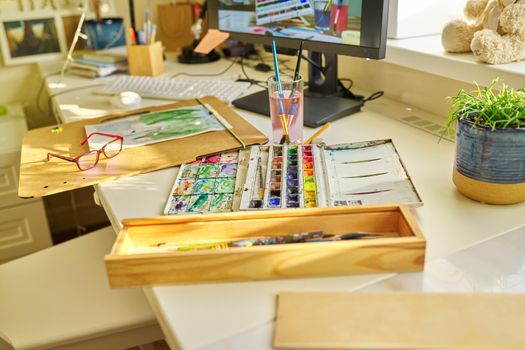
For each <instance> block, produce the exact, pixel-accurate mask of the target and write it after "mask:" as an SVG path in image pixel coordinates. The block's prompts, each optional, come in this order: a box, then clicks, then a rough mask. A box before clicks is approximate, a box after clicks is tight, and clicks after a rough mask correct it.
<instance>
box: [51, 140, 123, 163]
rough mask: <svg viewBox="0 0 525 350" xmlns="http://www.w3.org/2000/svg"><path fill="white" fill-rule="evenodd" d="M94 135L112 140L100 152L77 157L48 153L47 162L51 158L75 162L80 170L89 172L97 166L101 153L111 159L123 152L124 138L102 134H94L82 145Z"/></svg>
mask: <svg viewBox="0 0 525 350" xmlns="http://www.w3.org/2000/svg"><path fill="white" fill-rule="evenodd" d="M93 135H100V136H106V137H111V140H109V141H108V142H106V143H105V144H104V146H102V148H100V149H98V150H93V151H88V152H86V153H84V154H81V155H79V156H77V157H67V156H63V155H60V154H56V153H48V154H47V160H48V161H49V159H50V158H51V157H56V158H60V159H63V160H67V161H68V162H74V163H75V164H76V165H77V167H78V169H80V170H88V169H91V168H93V167H94V166H95V165H97V163H98V159H99V158H100V153H102V154H104V156H105V157H106V158H108V159H109V158H113V157H115V156H116V155H118V154H119V153H120V151H121V150H122V143H123V141H124V138H123V137H122V136H119V135H112V134H104V133H101V132H92V133H91V134H89V135H88V136H87V137H86V138H85V139H84V141H82V143H81V145H84V144H85V143H86V142H87V141H88V140H89V138H90V137H92V136H93Z"/></svg>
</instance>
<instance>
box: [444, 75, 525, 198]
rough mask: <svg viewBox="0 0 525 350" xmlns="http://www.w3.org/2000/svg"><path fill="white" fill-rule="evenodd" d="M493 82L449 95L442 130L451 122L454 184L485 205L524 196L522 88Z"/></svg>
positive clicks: (524, 107) (524, 91)
mask: <svg viewBox="0 0 525 350" xmlns="http://www.w3.org/2000/svg"><path fill="white" fill-rule="evenodd" d="M497 83H498V80H497V79H496V80H494V81H493V82H492V83H491V84H490V85H488V86H487V87H479V86H477V89H476V90H475V91H472V92H470V93H469V92H466V91H464V90H461V91H460V92H459V93H458V94H457V95H456V96H454V97H452V98H451V100H452V107H451V109H450V113H449V115H448V120H447V130H449V131H450V130H451V129H452V127H453V126H454V125H455V126H456V158H455V164H454V172H453V176H452V179H453V182H454V184H455V185H456V187H457V189H458V190H459V192H461V193H462V194H464V195H465V196H467V197H469V198H471V199H474V200H477V201H480V202H484V203H489V204H512V203H518V202H521V201H524V200H525V89H523V88H522V89H512V88H510V87H508V86H506V85H505V84H502V86H501V88H500V89H499V91H495V90H494V88H495V86H496V84H497Z"/></svg>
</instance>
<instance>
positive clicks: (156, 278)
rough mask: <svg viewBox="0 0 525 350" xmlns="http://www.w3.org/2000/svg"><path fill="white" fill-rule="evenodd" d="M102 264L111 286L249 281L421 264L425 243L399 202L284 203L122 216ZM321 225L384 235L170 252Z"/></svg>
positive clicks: (418, 266)
mask: <svg viewBox="0 0 525 350" xmlns="http://www.w3.org/2000/svg"><path fill="white" fill-rule="evenodd" d="M123 225H124V229H123V230H122V231H121V232H120V233H119V235H118V237H117V241H116V242H115V245H114V246H113V249H112V251H111V253H110V254H109V255H107V256H106V257H105V261H106V269H107V272H108V277H109V281H110V284H111V286H112V287H126V286H144V285H153V284H191V283H204V282H228V281H254V280H265V279H281V278H294V277H314V276H315V277H318V276H334V275H347V274H362V273H381V272H391V271H396V272H402V271H418V270H422V269H423V265H424V260H425V245H426V241H425V238H424V237H423V235H422V233H421V232H420V230H419V228H418V226H417V224H416V223H415V221H414V219H413V217H412V215H411V213H410V210H409V209H408V208H407V207H405V206H403V205H382V206H363V207H337V208H308V209H285V210H275V211H261V212H255V211H249V212H234V213H221V214H203V215H182V216H175V217H158V218H148V219H129V220H124V221H123ZM312 231H325V232H326V233H331V234H343V233H349V232H373V233H379V234H381V235H384V236H385V237H380V238H374V239H364V240H355V241H335V242H309V243H292V244H279V245H267V246H252V247H247V248H226V249H220V250H216V249H203V250H193V251H175V250H173V249H172V250H170V248H169V247H170V245H172V246H173V245H177V244H189V243H198V242H204V241H207V240H217V239H229V238H238V239H242V238H247V237H258V236H275V235H284V234H290V233H298V232H312Z"/></svg>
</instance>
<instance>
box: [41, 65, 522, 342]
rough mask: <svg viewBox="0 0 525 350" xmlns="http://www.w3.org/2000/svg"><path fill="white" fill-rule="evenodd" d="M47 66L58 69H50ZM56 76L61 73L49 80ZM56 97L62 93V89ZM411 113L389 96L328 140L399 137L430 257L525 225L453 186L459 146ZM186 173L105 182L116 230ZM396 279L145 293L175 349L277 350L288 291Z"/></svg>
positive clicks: (72, 99)
mask: <svg viewBox="0 0 525 350" xmlns="http://www.w3.org/2000/svg"><path fill="white" fill-rule="evenodd" d="M228 64H229V62H226V61H219V62H216V63H213V64H209V65H204V66H184V67H181V66H180V65H177V64H167V65H166V67H167V74H168V75H169V74H174V73H176V72H180V71H182V70H184V71H185V72H188V73H191V72H193V73H201V74H202V73H205V72H218V71H221V70H222V69H223V68H225V67H226V66H227V65H228ZM42 67H43V66H42ZM42 70H47V71H48V72H49V68H47V69H46V68H42ZM239 73H240V69H239V67H234V68H232V69H231V71H229V72H228V73H226V74H225V75H223V78H229V77H231V76H232V75H237V74H239ZM252 74H253V77H261V76H260V75H259V74H254V73H252ZM56 80H57V78H56V77H52V78H50V79H49V81H56ZM62 82H63V83H65V84H66V85H67V86H69V87H71V86H79V85H80V84H86V85H88V84H93V81H90V80H86V79H82V78H76V77H66V78H65V79H64V80H63V81H62ZM66 89H67V87H66ZM253 89H254V90H255V88H253ZM50 91H51V93H52V92H53V89H50ZM55 91H56V90H55ZM54 102H55V103H56V105H57V106H58V107H59V108H58V110H59V115H60V117H61V118H62V119H63V120H64V121H66V122H67V121H72V120H74V119H76V118H85V117H88V116H91V115H93V116H95V115H101V114H105V113H106V112H111V111H113V107H111V106H110V105H109V103H108V98H107V97H103V96H95V95H92V94H91V93H90V92H89V90H82V91H80V92H77V93H75V92H72V93H66V94H63V95H60V96H57V97H56V98H55V99H54ZM162 103H166V101H151V100H146V101H145V105H147V104H150V105H153V104H162ZM405 107H407V106H403V105H400V104H398V103H395V102H393V101H388V100H386V99H382V100H380V101H374V102H372V103H370V104H369V106H367V107H366V108H364V110H363V111H362V112H360V113H358V114H356V115H353V116H351V117H347V118H343V119H340V120H338V121H336V122H335V123H333V125H332V126H331V127H330V128H329V129H328V130H327V131H326V133H325V134H323V138H324V139H325V141H326V142H327V143H339V142H351V141H363V140H373V139H382V138H392V139H393V141H394V143H395V145H396V147H397V149H398V151H399V153H400V155H401V157H402V159H403V161H404V163H405V165H406V167H407V169H408V172H409V173H410V175H411V176H412V179H413V181H414V183H415V185H416V187H417V189H418V191H419V193H420V195H421V197H422V199H423V201H424V203H425V205H424V206H423V207H422V208H418V209H415V210H414V211H413V212H414V214H415V216H416V219H417V221H418V223H419V225H420V227H421V229H422V231H423V233H424V234H425V236H426V238H427V240H428V245H427V261H430V260H432V259H436V258H441V257H444V256H447V255H449V254H450V253H451V252H453V251H456V250H458V249H460V248H463V247H466V246H469V245H472V244H473V243H475V242H479V241H481V240H484V239H487V238H490V237H492V236H494V235H496V234H498V233H501V232H503V231H506V230H509V229H512V228H514V227H517V226H519V225H522V224H525V218H523V213H524V212H525V203H522V204H518V205H512V206H490V205H484V204H481V203H477V202H473V201H471V200H469V199H467V198H465V197H463V196H462V195H460V194H459V193H458V192H457V191H456V190H455V188H454V185H453V184H452V181H451V172H452V165H453V153H454V145H453V144H452V143H451V142H448V141H441V142H440V143H438V138H437V137H435V136H432V135H430V134H427V133H425V132H423V131H420V130H418V129H415V128H412V127H410V126H407V125H405V124H402V123H400V122H399V121H397V120H396V119H393V118H391V116H393V117H394V118H396V117H398V116H399V115H400V114H402V112H403V111H404V109H405ZM237 112H238V113H239V114H241V115H242V116H243V117H245V118H246V119H247V120H248V121H250V122H251V123H252V124H253V125H255V126H256V127H257V128H259V129H260V130H261V131H263V132H264V133H266V134H267V135H270V132H271V129H270V122H269V119H268V118H266V117H263V116H259V115H256V114H253V113H249V112H246V111H242V110H237ZM313 132H314V130H313V129H308V128H307V129H305V132H304V133H305V138H306V137H309V136H310V135H311V134H312V133H313ZM176 173H177V168H170V169H165V170H161V171H157V172H153V173H149V174H143V175H139V176H134V177H129V178H126V179H123V180H120V181H113V182H107V183H103V184H100V185H98V186H96V190H97V193H98V196H99V198H100V200H101V202H102V204H103V206H104V208H105V210H106V212H107V214H108V216H109V218H110V220H111V222H112V224H113V226H114V227H115V229H116V230H118V229H120V227H121V225H120V222H121V220H122V219H124V218H132V217H144V216H154V215H159V214H160V213H161V212H162V208H163V206H164V204H165V201H166V199H167V198H168V195H169V191H170V189H171V186H172V183H173V181H174V180H175V176H176ZM393 276H395V274H383V275H362V276H348V277H334V278H318V279H296V280H280V281H268V282H245V283H224V284H209V285H187V286H162V287H160V286H159V287H153V288H145V292H146V295H147V297H148V299H149V301H150V304H151V305H152V307H153V309H154V311H155V313H156V314H157V317H158V319H159V322H160V324H161V325H162V327H163V330H164V332H165V334H166V338H167V340H168V343H169V344H170V345H172V346H174V345H175V344H178V345H180V346H181V347H183V348H184V349H195V348H209V349H221V348H224V349H234V348H238V349H248V348H249V349H254V348H260V349H267V348H269V344H270V341H271V339H270V334H271V329H272V320H273V318H274V311H275V296H276V294H277V293H279V292H281V291H285V290H286V291H292V290H293V291H298V290H303V291H312V290H324V291H327V290H328V291H350V290H355V289H357V288H362V287H364V286H367V285H372V284H374V283H375V282H378V281H383V280H386V279H389V278H392V277H393Z"/></svg>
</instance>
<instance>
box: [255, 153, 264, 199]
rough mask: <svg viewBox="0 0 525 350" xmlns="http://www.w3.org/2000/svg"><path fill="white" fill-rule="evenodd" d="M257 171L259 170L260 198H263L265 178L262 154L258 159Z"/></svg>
mask: <svg viewBox="0 0 525 350" xmlns="http://www.w3.org/2000/svg"><path fill="white" fill-rule="evenodd" d="M257 171H258V172H259V199H261V200H262V199H263V197H264V180H263V174H262V171H263V170H262V161H261V157H260V156H259V159H257Z"/></svg>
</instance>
